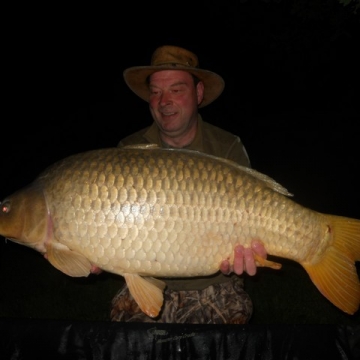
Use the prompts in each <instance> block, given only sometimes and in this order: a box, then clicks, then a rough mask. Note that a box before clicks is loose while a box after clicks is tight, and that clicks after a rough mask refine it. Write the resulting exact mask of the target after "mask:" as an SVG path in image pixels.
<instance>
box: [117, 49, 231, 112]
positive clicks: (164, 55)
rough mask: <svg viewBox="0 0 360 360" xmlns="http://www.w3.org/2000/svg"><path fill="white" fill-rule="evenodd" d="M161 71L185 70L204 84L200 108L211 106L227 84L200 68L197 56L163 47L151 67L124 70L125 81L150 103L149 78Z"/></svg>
mask: <svg viewBox="0 0 360 360" xmlns="http://www.w3.org/2000/svg"><path fill="white" fill-rule="evenodd" d="M161 70H185V71H188V72H189V73H191V74H193V75H194V76H196V77H197V78H198V79H199V80H201V81H202V82H203V83H204V98H203V101H202V102H201V104H200V105H199V107H204V106H206V105H209V104H210V103H211V102H212V101H214V100H215V99H216V98H217V97H218V96H219V95H220V94H221V93H222V91H223V90H224V86H225V82H224V80H223V78H222V77H221V76H219V75H218V74H216V73H214V72H212V71H209V70H204V69H200V68H199V61H198V58H197V56H196V55H195V54H194V53H192V52H191V51H189V50H186V49H183V48H181V47H178V46H169V45H165V46H161V47H159V48H157V49H156V50H155V51H154V53H153V55H152V57H151V65H150V66H134V67H131V68H128V69H126V70H124V73H123V75H124V79H125V82H126V84H127V85H128V86H129V88H130V89H131V90H132V91H133V92H134V93H135V94H136V95H138V96H140V97H141V98H142V99H143V100H145V101H147V102H149V98H150V90H149V84H148V83H147V78H148V77H149V76H150V75H151V74H153V73H154V72H157V71H161Z"/></svg>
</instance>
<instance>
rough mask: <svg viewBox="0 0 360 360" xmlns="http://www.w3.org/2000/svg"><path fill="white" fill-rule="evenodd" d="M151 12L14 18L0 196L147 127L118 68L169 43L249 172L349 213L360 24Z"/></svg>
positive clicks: (269, 13)
mask: <svg viewBox="0 0 360 360" xmlns="http://www.w3.org/2000/svg"><path fill="white" fill-rule="evenodd" d="M150 3H152V2H147V3H145V4H142V5H141V6H140V5H138V4H133V5H126V6H124V8H121V7H120V5H119V6H117V7H116V8H111V7H109V8H106V7H105V6H102V7H101V8H99V7H98V5H96V4H95V5H94V6H93V7H92V8H90V6H89V5H87V6H86V7H85V6H84V7H83V8H80V6H79V7H77V8H70V7H69V8H65V7H62V8H61V7H59V8H52V9H50V8H49V9H42V11H40V9H38V10H39V12H38V11H37V10H36V9H34V8H33V9H31V11H29V12H28V11H26V9H23V11H22V12H21V15H20V13H18V15H16V16H15V15H13V13H12V15H11V19H12V21H11V23H12V26H11V27H9V30H8V34H9V37H8V43H7V45H8V47H7V49H6V51H4V52H3V57H4V58H5V59H6V67H5V68H4V67H3V75H4V74H5V80H6V81H5V95H3V105H4V109H3V116H2V122H1V123H2V134H1V135H2V136H1V143H2V152H1V154H2V155H1V156H0V166H1V172H2V176H1V178H0V198H3V197H5V196H6V195H7V194H8V193H10V192H13V191H15V190H17V189H18V188H19V187H22V186H24V185H26V184H27V183H28V182H30V181H31V180H33V179H34V178H35V177H36V176H37V175H38V174H39V172H40V171H42V170H43V169H44V168H45V167H46V166H48V165H50V164H52V163H53V162H55V161H56V160H59V159H61V158H63V157H65V156H68V155H70V154H74V153H76V152H80V151H86V150H90V149H94V148H102V147H111V146H116V145H117V143H118V141H119V140H120V139H121V138H123V137H124V136H126V135H128V134H130V133H132V132H133V131H135V130H138V129H140V128H141V127H143V126H145V125H148V124H150V123H151V118H150V114H149V111H148V106H147V103H145V102H144V101H142V100H141V99H139V98H137V97H136V95H135V94H133V93H132V92H131V91H130V90H129V89H128V88H127V87H126V85H125V84H124V82H123V78H122V72H123V70H124V69H125V68H127V67H130V66H136V65H148V64H149V63H150V58H151V54H152V52H153V51H154V50H155V48H156V47H158V46H160V45H164V44H169V45H179V46H183V47H186V48H188V49H189V50H191V51H193V52H195V53H196V54H197V55H198V57H199V61H200V66H201V67H202V68H205V69H208V70H212V71H215V72H217V73H218V74H220V75H222V76H223V78H224V79H225V83H226V85H225V91H224V92H223V94H222V95H221V96H220V97H219V98H218V99H217V100H216V101H215V102H214V103H212V104H211V105H209V106H208V107H205V108H204V109H202V110H201V114H202V115H203V118H204V120H206V121H209V122H211V123H213V124H215V125H218V126H220V127H222V128H224V129H226V130H229V131H231V132H234V133H236V134H238V135H239V136H240V137H241V139H242V141H243V143H244V144H245V146H246V148H247V151H248V153H249V156H250V159H251V161H252V165H253V167H254V168H255V169H257V170H259V171H261V172H263V173H266V174H268V175H270V176H272V177H273V178H274V179H276V180H277V181H278V182H280V183H281V184H282V185H284V186H285V187H286V188H287V189H288V190H289V191H290V192H292V193H293V194H294V195H295V196H294V200H295V201H297V202H299V203H301V204H303V205H305V206H308V207H310V208H312V209H314V210H318V211H321V212H326V213H333V214H338V215H344V216H350V217H355V218H360V208H359V203H360V190H359V180H358V179H359V175H358V174H359V173H360V162H359V155H360V150H359V133H360V132H359V130H358V127H359V120H360V114H359V99H360V97H359V91H358V89H359V76H358V72H359V64H360V61H359V60H360V56H359V44H360V42H359V40H360V31H359V30H360V26H359V15H355V14H354V13H353V12H352V11H351V10H350V6H349V7H344V6H342V5H341V4H339V2H338V1H332V0H328V1H324V0H323V1H321V0H318V1H310V0H309V1H302V2H301V1H295V0H294V1H260V0H258V1H255V0H254V1H214V0H209V1H191V2H186V1H182V2H180V3H177V4H173V5H170V4H169V3H168V2H162V1H159V2H157V4H158V5H157V6H156V9H155V8H154V5H151V4H150ZM194 4H196V5H195V7H194ZM11 246H12V245H9V244H6V245H5V242H4V241H1V242H0V250H1V254H0V255H1V257H0V261H1V262H0V269H1V273H2V274H4V272H7V277H9V276H10V277H11V276H14V282H21V275H20V274H16V272H15V271H14V269H9V268H8V267H7V266H8V262H7V261H8V260H6V261H5V259H8V256H10V255H11V256H14V255H15V256H16V253H17V251H19V246H17V247H16V250H15V248H14V247H13V248H11V249H13V250H9V248H10V247H11ZM27 255H29V254H27ZM14 261H16V260H14ZM31 261H33V263H36V261H42V259H41V260H39V259H38V258H37V257H36V259H35V256H34V258H33V259H32V260H31ZM29 266H30V265H29ZM46 266H47V267H50V265H47V264H46ZM46 266H45V267H44V269H45V268H46V269H47V267H46ZM13 268H16V266H15V265H14V266H13ZM23 270H25V271H27V269H23ZM49 271H54V274H55V272H56V271H55V270H49ZM10 272H11V273H10ZM37 280H38V279H33V280H32V281H33V283H34V284H35V283H36V282H37ZM9 286H10V285H9ZM9 291H13V289H11V290H9ZM20 296H21V295H20ZM10 300H11V295H6V297H3V298H2V301H3V304H5V303H6V302H7V301H10ZM20 316H21V314H20ZM315 321H316V320H315Z"/></svg>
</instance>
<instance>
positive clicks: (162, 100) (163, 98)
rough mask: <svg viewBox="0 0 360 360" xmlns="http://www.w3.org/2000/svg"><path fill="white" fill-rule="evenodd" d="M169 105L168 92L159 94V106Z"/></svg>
mask: <svg viewBox="0 0 360 360" xmlns="http://www.w3.org/2000/svg"><path fill="white" fill-rule="evenodd" d="M170 103H171V96H170V94H169V93H168V92H165V91H164V92H163V93H162V94H161V98H160V105H161V106H164V105H168V104H170Z"/></svg>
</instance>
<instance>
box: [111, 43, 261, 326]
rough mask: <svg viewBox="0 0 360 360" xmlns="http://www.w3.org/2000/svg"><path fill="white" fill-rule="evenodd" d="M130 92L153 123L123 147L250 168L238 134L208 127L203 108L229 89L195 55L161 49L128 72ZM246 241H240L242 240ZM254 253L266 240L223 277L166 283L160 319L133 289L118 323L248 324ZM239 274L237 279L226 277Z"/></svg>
mask: <svg viewBox="0 0 360 360" xmlns="http://www.w3.org/2000/svg"><path fill="white" fill-rule="evenodd" d="M124 79H125V82H126V84H127V85H128V86H129V88H130V89H131V90H132V91H133V92H135V94H137V95H138V96H139V97H141V98H142V99H143V100H145V101H147V102H149V107H150V112H151V115H152V118H153V120H154V122H153V124H152V125H151V126H149V127H146V128H144V129H142V130H140V131H138V132H136V133H134V134H132V135H130V136H128V137H126V138H125V139H122V140H121V141H120V142H119V144H118V146H126V145H130V144H144V143H155V144H158V145H159V146H161V147H173V148H186V149H192V150H198V151H202V152H205V153H209V154H212V155H215V156H219V157H223V158H227V159H231V160H233V161H236V162H237V163H239V164H240V165H243V166H248V167H250V161H249V158H248V155H247V153H246V150H245V148H244V146H243V145H242V142H241V140H240V138H239V137H238V136H235V135H233V134H231V133H229V132H227V131H225V130H222V129H220V128H218V127H216V126H213V125H211V124H209V123H206V122H205V121H203V120H202V118H201V116H200V114H199V113H198V109H199V108H201V107H204V106H206V105H208V104H210V103H211V102H212V101H214V100H215V99H216V98H217V97H218V96H219V95H220V94H221V92H222V91H223V89H224V80H223V79H222V78H221V77H220V76H219V75H217V74H215V73H213V72H211V71H208V70H204V69H200V68H199V66H198V59H197V56H196V55H195V54H193V53H192V52H190V51H188V50H186V49H183V48H180V47H176V46H162V47H159V48H158V49H156V50H155V52H154V54H153V56H152V60H151V65H150V66H136V67H131V68H129V69H126V70H125V71H124ZM240 240H241V239H239V241H240ZM254 254H256V255H258V256H260V257H262V258H266V251H265V249H264V247H263V246H262V244H261V243H260V242H257V241H254V242H253V244H252V249H244V248H243V247H242V246H237V247H236V248H235V251H234V262H233V264H230V263H229V261H228V259H224V261H223V262H222V264H221V265H220V270H221V272H219V273H218V274H215V275H213V276H209V277H198V278H186V279H184V278H182V279H162V280H163V281H165V283H166V285H167V288H166V289H165V293H164V307H163V309H162V311H161V313H160V315H159V317H158V318H156V319H151V318H149V317H148V316H147V315H145V314H144V313H142V312H141V310H140V309H139V307H138V306H137V304H136V303H135V301H134V300H133V298H132V296H131V295H130V293H129V291H128V288H127V286H126V285H125V286H124V288H123V289H121V290H120V292H119V293H118V294H117V295H116V296H115V298H114V299H113V302H112V311H111V319H112V320H114V321H142V322H167V323H170V322H173V323H183V322H187V323H237V324H243V323H247V322H248V321H249V319H250V317H251V314H252V303H251V299H250V297H249V296H248V294H247V293H246V292H245V291H244V289H243V279H241V278H240V277H239V276H238V275H240V274H242V273H243V271H246V272H247V273H248V274H249V275H254V274H255V273H256V263H255V260H254ZM231 272H234V273H235V274H232V275H231V276H229V275H226V274H230V273H231Z"/></svg>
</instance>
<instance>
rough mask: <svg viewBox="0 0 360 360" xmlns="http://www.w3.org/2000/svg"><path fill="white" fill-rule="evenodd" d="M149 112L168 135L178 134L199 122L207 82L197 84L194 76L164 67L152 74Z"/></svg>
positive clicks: (177, 135) (174, 136)
mask: <svg viewBox="0 0 360 360" xmlns="http://www.w3.org/2000/svg"><path fill="white" fill-rule="evenodd" d="M149 89H150V99H149V106H150V112H151V115H152V117H153V119H154V121H155V122H156V123H157V125H158V126H159V128H160V131H162V132H163V133H165V134H166V135H167V136H169V137H173V138H176V137H179V136H182V135H183V134H184V132H186V131H187V130H188V129H189V128H190V127H191V126H193V125H194V124H196V119H197V113H198V105H199V104H200V103H201V101H202V99H203V94H204V85H203V83H202V82H199V83H198V84H197V85H196V86H195V84H194V79H193V77H192V75H191V74H190V73H188V72H186V71H182V70H163V71H158V72H156V73H154V74H152V75H151V77H150V83H149Z"/></svg>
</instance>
